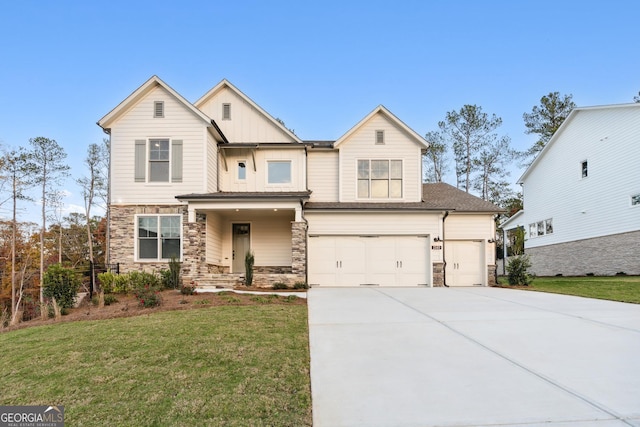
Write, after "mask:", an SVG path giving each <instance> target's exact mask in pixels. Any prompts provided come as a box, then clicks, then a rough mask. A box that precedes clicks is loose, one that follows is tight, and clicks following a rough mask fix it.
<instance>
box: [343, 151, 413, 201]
mask: <svg viewBox="0 0 640 427" xmlns="http://www.w3.org/2000/svg"><path fill="white" fill-rule="evenodd" d="M360 160H368V161H369V197H360V196H358V162H359V161H360ZM372 160H387V161H389V167H391V162H392V161H400V163H401V165H402V178H401V179H402V187H401V189H400V191H401V192H402V196H401V197H386V198H385V197H372V196H371V161H372ZM389 174H391V170H389ZM355 177H356V182H355V194H356V200H368V201H382V200H384V201H389V200H392V201H397V200H404V199H405V190H404V184H405V170H404V159H397V158H396V159H394V158H388V157H387V158H379V159H376V158H367V159H364V158H357V159H356V165H355ZM389 182H391V177H389Z"/></svg>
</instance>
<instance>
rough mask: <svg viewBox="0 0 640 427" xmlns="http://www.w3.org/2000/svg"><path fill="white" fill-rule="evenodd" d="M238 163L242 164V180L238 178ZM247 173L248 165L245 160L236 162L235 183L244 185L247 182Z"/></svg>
mask: <svg viewBox="0 0 640 427" xmlns="http://www.w3.org/2000/svg"><path fill="white" fill-rule="evenodd" d="M240 163H244V178H240V177H239V176H238V175H239V173H238V172H240ZM248 172H249V167H248V163H247V161H246V160H236V171H235V174H236V175H235V179H236V182H240V183H244V182H247V173H248Z"/></svg>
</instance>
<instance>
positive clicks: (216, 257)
mask: <svg viewBox="0 0 640 427" xmlns="http://www.w3.org/2000/svg"><path fill="white" fill-rule="evenodd" d="M206 259H207V263H209V264H213V265H222V218H221V217H220V215H219V214H218V213H215V212H208V213H207V253H206Z"/></svg>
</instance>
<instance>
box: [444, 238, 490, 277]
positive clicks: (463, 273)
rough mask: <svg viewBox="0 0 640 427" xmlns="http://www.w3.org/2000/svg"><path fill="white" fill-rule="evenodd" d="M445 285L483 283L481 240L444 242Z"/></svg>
mask: <svg viewBox="0 0 640 427" xmlns="http://www.w3.org/2000/svg"><path fill="white" fill-rule="evenodd" d="M444 256H445V260H446V261H447V270H446V274H447V285H449V286H477V285H483V284H484V269H483V268H482V266H483V264H484V263H483V262H482V260H483V257H484V254H483V251H482V242H469V241H465V242H455V241H447V242H445V251H444Z"/></svg>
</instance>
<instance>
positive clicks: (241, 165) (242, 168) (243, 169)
mask: <svg viewBox="0 0 640 427" xmlns="http://www.w3.org/2000/svg"><path fill="white" fill-rule="evenodd" d="M246 179H247V162H246V161H245V160H242V161H239V162H238V181H245V180H246Z"/></svg>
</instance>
